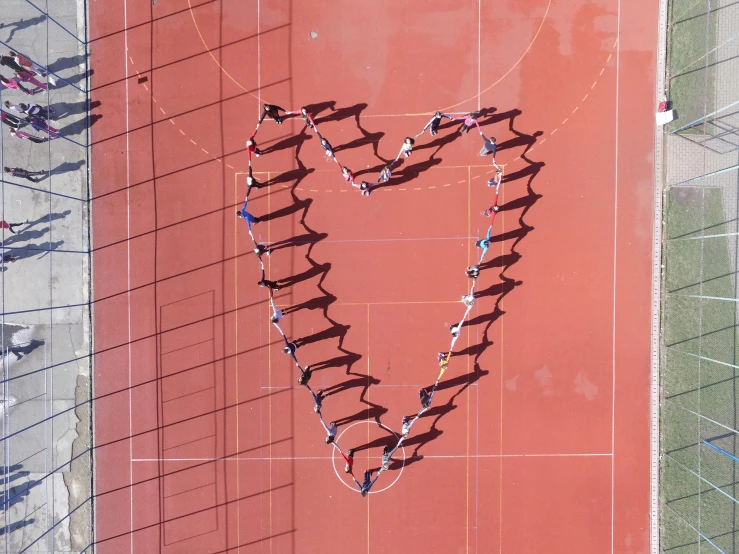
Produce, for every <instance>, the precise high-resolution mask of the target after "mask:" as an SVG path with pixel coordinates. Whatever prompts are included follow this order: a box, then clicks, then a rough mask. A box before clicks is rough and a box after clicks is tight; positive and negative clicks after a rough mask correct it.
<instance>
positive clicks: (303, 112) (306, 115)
mask: <svg viewBox="0 0 739 554" xmlns="http://www.w3.org/2000/svg"><path fill="white" fill-rule="evenodd" d="M300 119H302V120H303V121H305V124H306V125H307V126H308V128H309V129H313V128H315V126H316V125H315V123H313V114H312V113H310V112H309V111H308V108H300Z"/></svg>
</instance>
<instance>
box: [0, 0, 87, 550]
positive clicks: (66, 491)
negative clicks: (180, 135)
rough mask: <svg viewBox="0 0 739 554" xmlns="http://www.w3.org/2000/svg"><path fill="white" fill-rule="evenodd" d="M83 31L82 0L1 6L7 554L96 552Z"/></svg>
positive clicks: (3, 542) (3, 536) (2, 543)
mask: <svg viewBox="0 0 739 554" xmlns="http://www.w3.org/2000/svg"><path fill="white" fill-rule="evenodd" d="M85 21H86V14H85V4H84V1H83V0H79V1H77V0H3V2H2V9H1V10H0V54H2V55H3V56H9V58H3V59H2V60H0V63H2V62H5V63H2V65H0V75H2V76H3V77H4V78H5V79H11V78H12V79H14V82H15V83H19V85H20V87H23V88H19V87H16V86H14V84H13V83H12V82H11V83H9V82H7V81H6V82H4V84H5V86H2V85H0V102H2V106H0V109H2V111H3V125H2V133H1V134H0V158H1V159H0V167H2V168H3V169H2V171H3V173H2V191H1V192H2V210H3V214H2V219H3V220H4V222H6V223H7V225H6V224H5V223H3V225H2V226H1V227H2V229H0V230H1V231H2V233H3V235H2V240H3V244H2V262H1V264H0V279H2V302H3V311H2V322H0V324H1V325H0V340H1V341H2V353H1V354H0V356H2V396H1V397H0V398H1V402H2V406H0V420H1V421H2V437H3V439H2V450H0V455H2V462H1V464H0V474H2V492H1V493H0V494H1V495H2V510H3V517H4V521H3V522H2V523H0V550H1V551H2V552H7V553H9V552H83V551H86V550H91V544H92V525H91V518H92V507H91V506H92V495H91V466H92V450H91V434H90V428H91V421H90V409H89V403H90V352H91V345H90V340H89V334H90V325H89V322H90V306H89V282H90V279H89V254H90V252H89V249H90V246H89V245H90V240H89V232H88V206H89V189H88V147H87V145H88V144H89V142H90V141H89V138H88V134H89V130H88V126H89V117H88V94H87V90H88V86H87V83H88V76H89V71H88V68H87V55H86V54H87V52H86V43H87V37H86V24H85ZM10 51H13V52H15V53H18V54H21V55H22V56H23V57H25V58H28V60H29V62H28V65H27V63H26V60H24V59H22V58H14V57H13V56H12V54H9V52H10ZM8 60H11V61H8ZM31 62H32V64H31ZM15 64H18V65H19V66H20V69H21V70H22V71H21V72H20V73H21V74H20V75H18V74H17V73H16V71H17V70H18V69H19V67H18V65H15ZM26 69H30V70H31V71H32V72H33V73H35V75H33V74H31V73H26V72H25V70H26ZM47 87H48V90H44V89H45V88H47ZM23 89H26V90H27V91H28V92H29V93H32V94H29V93H26V92H25V91H24V90H23ZM33 104H35V105H37V107H33ZM24 106H25V108H24ZM57 131H58V132H57ZM4 168H7V170H5V169H4ZM8 170H9V171H8Z"/></svg>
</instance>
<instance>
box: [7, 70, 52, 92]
mask: <svg viewBox="0 0 739 554" xmlns="http://www.w3.org/2000/svg"><path fill="white" fill-rule="evenodd" d="M15 76H16V78H17V79H18V80H19V81H25V82H28V83H31V84H32V85H36V86H37V87H38V88H40V89H41V90H49V87H47V86H46V85H45V84H43V83H42V82H41V81H39V80H38V79H36V77H34V76H33V73H31V72H30V71H16V72H15ZM37 90H38V89H37ZM35 93H36V91H34V94H35Z"/></svg>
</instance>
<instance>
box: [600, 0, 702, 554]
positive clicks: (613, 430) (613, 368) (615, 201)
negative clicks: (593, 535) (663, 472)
mask: <svg viewBox="0 0 739 554" xmlns="http://www.w3.org/2000/svg"><path fill="white" fill-rule="evenodd" d="M617 10H618V16H617V19H616V41H615V42H614V43H613V46H614V47H615V48H616V84H615V86H616V114H615V115H616V129H615V135H616V136H615V138H616V144H615V148H614V153H613V158H614V166H615V169H614V176H613V337H612V341H613V342H612V362H611V452H614V453H615V451H616V306H617V304H616V283H617V274H616V268H617V264H618V248H617V247H618V166H619V163H618V139H619V137H618V132H619V126H618V117H619V104H618V103H619V94H618V93H619V90H618V89H619V83H620V80H619V79H620V71H621V48H620V45H619V38H620V35H621V0H618V8H617ZM586 96H587V95H586ZM699 502H700V499H699ZM615 510H616V463H615V457H614V456H611V554H613V552H614V544H615V543H614V539H615V533H614V525H615V521H616V514H615Z"/></svg>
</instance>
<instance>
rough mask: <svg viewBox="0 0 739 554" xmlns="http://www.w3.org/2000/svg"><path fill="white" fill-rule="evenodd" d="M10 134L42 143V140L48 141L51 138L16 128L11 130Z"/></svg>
mask: <svg viewBox="0 0 739 554" xmlns="http://www.w3.org/2000/svg"><path fill="white" fill-rule="evenodd" d="M10 136H11V137H17V138H20V139H24V140H30V141H31V142H35V143H36V144H41V143H42V142H46V141H47V140H49V139H45V138H41V137H36V136H33V135H29V134H28V133H26V132H25V131H21V130H17V131H16V130H15V129H11V130H10Z"/></svg>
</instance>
